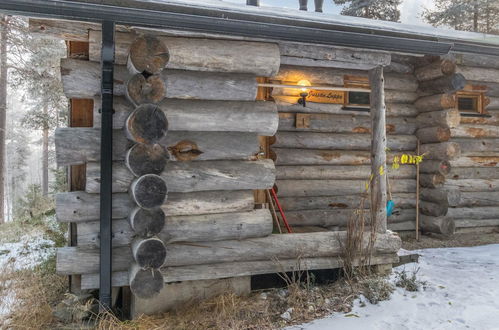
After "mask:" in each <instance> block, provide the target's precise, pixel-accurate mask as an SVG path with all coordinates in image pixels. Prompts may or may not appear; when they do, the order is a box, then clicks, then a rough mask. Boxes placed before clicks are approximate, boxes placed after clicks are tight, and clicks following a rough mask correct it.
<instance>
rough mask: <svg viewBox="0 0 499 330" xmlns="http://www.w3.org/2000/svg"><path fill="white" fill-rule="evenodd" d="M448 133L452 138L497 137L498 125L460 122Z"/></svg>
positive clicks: (498, 132) (498, 136)
mask: <svg viewBox="0 0 499 330" xmlns="http://www.w3.org/2000/svg"><path fill="white" fill-rule="evenodd" d="M461 122H462V120H461ZM450 134H451V136H452V137H453V138H499V126H492V125H473V124H460V125H459V126H458V127H455V128H452V129H451V130H450Z"/></svg>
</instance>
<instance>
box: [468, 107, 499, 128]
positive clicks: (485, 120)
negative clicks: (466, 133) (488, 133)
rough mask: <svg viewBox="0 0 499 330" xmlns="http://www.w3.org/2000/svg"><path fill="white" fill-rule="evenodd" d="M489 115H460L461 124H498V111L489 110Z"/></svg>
mask: <svg viewBox="0 0 499 330" xmlns="http://www.w3.org/2000/svg"><path fill="white" fill-rule="evenodd" d="M489 116H490V117H461V124H472V125H499V111H495V110H494V111H490V112H489Z"/></svg>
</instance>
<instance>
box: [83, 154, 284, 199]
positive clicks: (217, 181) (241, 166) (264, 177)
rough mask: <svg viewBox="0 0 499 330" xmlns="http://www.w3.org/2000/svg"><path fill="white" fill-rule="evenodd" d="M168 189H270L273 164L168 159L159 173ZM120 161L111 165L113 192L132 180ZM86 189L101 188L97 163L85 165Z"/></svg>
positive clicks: (266, 161)
mask: <svg viewBox="0 0 499 330" xmlns="http://www.w3.org/2000/svg"><path fill="white" fill-rule="evenodd" d="M160 176H161V178H162V179H163V180H164V181H165V182H166V186H167V187H168V192H169V193H171V192H177V193H181V192H182V193H185V192H194V191H208V190H244V189H248V190H250V189H270V188H271V187H272V186H273V185H274V180H275V167H274V163H273V162H272V160H270V159H264V160H259V161H204V162H170V163H168V164H167V165H166V168H165V170H164V171H163V172H162V173H161V175H160ZM133 179H134V178H133V174H132V173H130V172H129V171H128V170H127V169H126V167H125V165H124V164H123V163H115V164H114V166H113V192H115V193H119V192H126V191H128V189H129V186H130V183H131V182H132V181H133ZM85 191H86V192H88V193H98V192H99V191H100V167H99V164H98V163H89V164H88V165H87V182H86V187H85Z"/></svg>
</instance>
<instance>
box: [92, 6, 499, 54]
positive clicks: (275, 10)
mask: <svg viewBox="0 0 499 330" xmlns="http://www.w3.org/2000/svg"><path fill="white" fill-rule="evenodd" d="M102 2H103V3H106V2H115V1H113V0H112V1H102ZM120 2H127V1H120ZM128 2H129V3H130V2H136V3H137V4H139V3H142V4H145V3H147V4H148V5H149V7H151V5H154V4H158V5H172V6H179V7H191V8H198V9H212V10H213V9H215V10H223V11H227V12H230V13H234V14H236V13H239V14H243V13H246V14H257V15H258V16H262V17H268V18H270V19H271V18H285V19H293V20H296V21H302V22H315V23H325V24H331V25H338V26H342V27H345V28H351V29H367V30H371V31H379V32H392V33H397V34H406V35H408V36H412V37H420V38H437V39H443V40H456V41H461V42H470V43H481V44H487V45H491V46H499V36H496V35H490V34H485V33H476V32H466V31H456V30H450V29H443V28H434V27H431V26H422V25H410V24H401V23H396V22H387V21H380V20H372V19H366V18H360V17H351V16H341V15H334V14H325V13H316V12H305V11H300V10H297V9H296V10H295V9H291V8H282V7H270V6H260V7H255V6H247V5H244V4H236V3H230V2H226V1H222V0H129V1H128ZM296 3H297V4H298V1H297V0H296Z"/></svg>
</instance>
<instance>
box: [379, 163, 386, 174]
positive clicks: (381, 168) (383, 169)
mask: <svg viewBox="0 0 499 330" xmlns="http://www.w3.org/2000/svg"><path fill="white" fill-rule="evenodd" d="M384 174H385V168H384V167H383V165H381V166H380V167H379V175H384Z"/></svg>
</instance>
